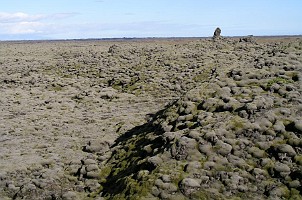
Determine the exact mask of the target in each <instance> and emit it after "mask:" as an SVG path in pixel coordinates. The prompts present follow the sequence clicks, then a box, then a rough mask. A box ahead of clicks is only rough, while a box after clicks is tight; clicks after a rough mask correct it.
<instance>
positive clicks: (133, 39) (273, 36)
mask: <svg viewBox="0 0 302 200" xmlns="http://www.w3.org/2000/svg"><path fill="white" fill-rule="evenodd" d="M248 36H253V37H255V38H286V37H289V38H295V37H302V35H242V36H239V35H238V36H224V35H222V37H224V38H242V37H248ZM209 38H212V37H210V36H208V37H120V38H119V37H116V38H83V39H49V40H48V39H42V40H39V39H37V40H35V39H33V40H0V42H35V43H36V42H64V41H67V42H69V41H141V40H187V39H209Z"/></svg>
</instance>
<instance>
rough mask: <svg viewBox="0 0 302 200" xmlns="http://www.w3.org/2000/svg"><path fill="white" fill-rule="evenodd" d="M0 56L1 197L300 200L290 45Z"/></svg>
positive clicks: (62, 47)
mask: <svg viewBox="0 0 302 200" xmlns="http://www.w3.org/2000/svg"><path fill="white" fill-rule="evenodd" d="M0 46H1V48H0V51H1V55H5V56H2V57H1V58H0V64H1V72H0V93H1V96H0V103H1V104H0V109H1V116H0V134H1V141H0V142H1V146H0V158H1V162H0V169H1V172H0V196H1V197H3V198H4V199H86V198H87V199H89V198H91V199H129V198H130V199H131V198H133V199H188V198H191V199H223V198H239V199H289V198H292V199H299V198H301V193H300V191H301V190H302V186H301V185H302V183H301V180H302V178H301V175H302V149H301V146H302V138H301V133H302V132H301V130H302V122H301V117H302V107H301V104H302V98H301V92H302V88H301V86H302V83H301V82H302V80H301V76H302V57H301V53H302V52H301V51H302V40H301V39H300V38H273V39H269V38H268V39H267V38H264V39H263V38H255V42H239V39H236V38H233V39H228V38H225V39H224V40H219V41H218V42H214V43H213V42H212V40H210V39H202V40H158V41H148V40H144V41H131V42H125V41H121V42H114V41H109V42H104V41H79V42H69V41H67V42H41V43H29V42H1V43H0ZM160 108H162V109H160ZM146 116H147V117H146Z"/></svg>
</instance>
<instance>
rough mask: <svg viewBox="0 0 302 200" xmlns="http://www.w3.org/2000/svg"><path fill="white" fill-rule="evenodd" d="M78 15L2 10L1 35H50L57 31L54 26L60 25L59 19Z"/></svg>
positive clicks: (0, 13)
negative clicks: (6, 11)
mask: <svg viewBox="0 0 302 200" xmlns="http://www.w3.org/2000/svg"><path fill="white" fill-rule="evenodd" d="M75 15H77V13H54V14H48V15H46V14H28V13H23V12H16V13H5V12H0V35H2V36H5V35H6V36H9V38H10V37H11V36H12V35H15V36H18V35H19V36H20V38H22V37H23V36H22V35H36V36H42V35H49V34H51V33H54V32H56V30H55V28H54V26H55V25H58V26H60V23H59V21H58V20H64V19H66V18H69V17H72V16H75Z"/></svg>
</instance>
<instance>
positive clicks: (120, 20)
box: [0, 0, 302, 40]
mask: <svg viewBox="0 0 302 200" xmlns="http://www.w3.org/2000/svg"><path fill="white" fill-rule="evenodd" d="M0 5H1V6H0V40H10V39H75V38H111V37H191V36H193V37H198V36H212V34H213V31H214V29H215V28H216V27H218V26H219V27H220V28H221V29H222V35H225V36H236V35H294V34H295V35H298V34H299V35H300V34H302V0H214V1H210V0H204V1H203V0H119V1H118V0H51V1H46V0H2V1H1V4H0Z"/></svg>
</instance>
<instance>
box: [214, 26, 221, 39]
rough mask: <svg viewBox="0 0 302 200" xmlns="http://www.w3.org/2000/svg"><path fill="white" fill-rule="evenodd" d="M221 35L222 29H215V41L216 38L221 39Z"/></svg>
mask: <svg viewBox="0 0 302 200" xmlns="http://www.w3.org/2000/svg"><path fill="white" fill-rule="evenodd" d="M220 34H221V29H220V28H219V27H217V28H216V29H215V32H214V35H213V38H214V39H215V38H220V37H221V36H220Z"/></svg>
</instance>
